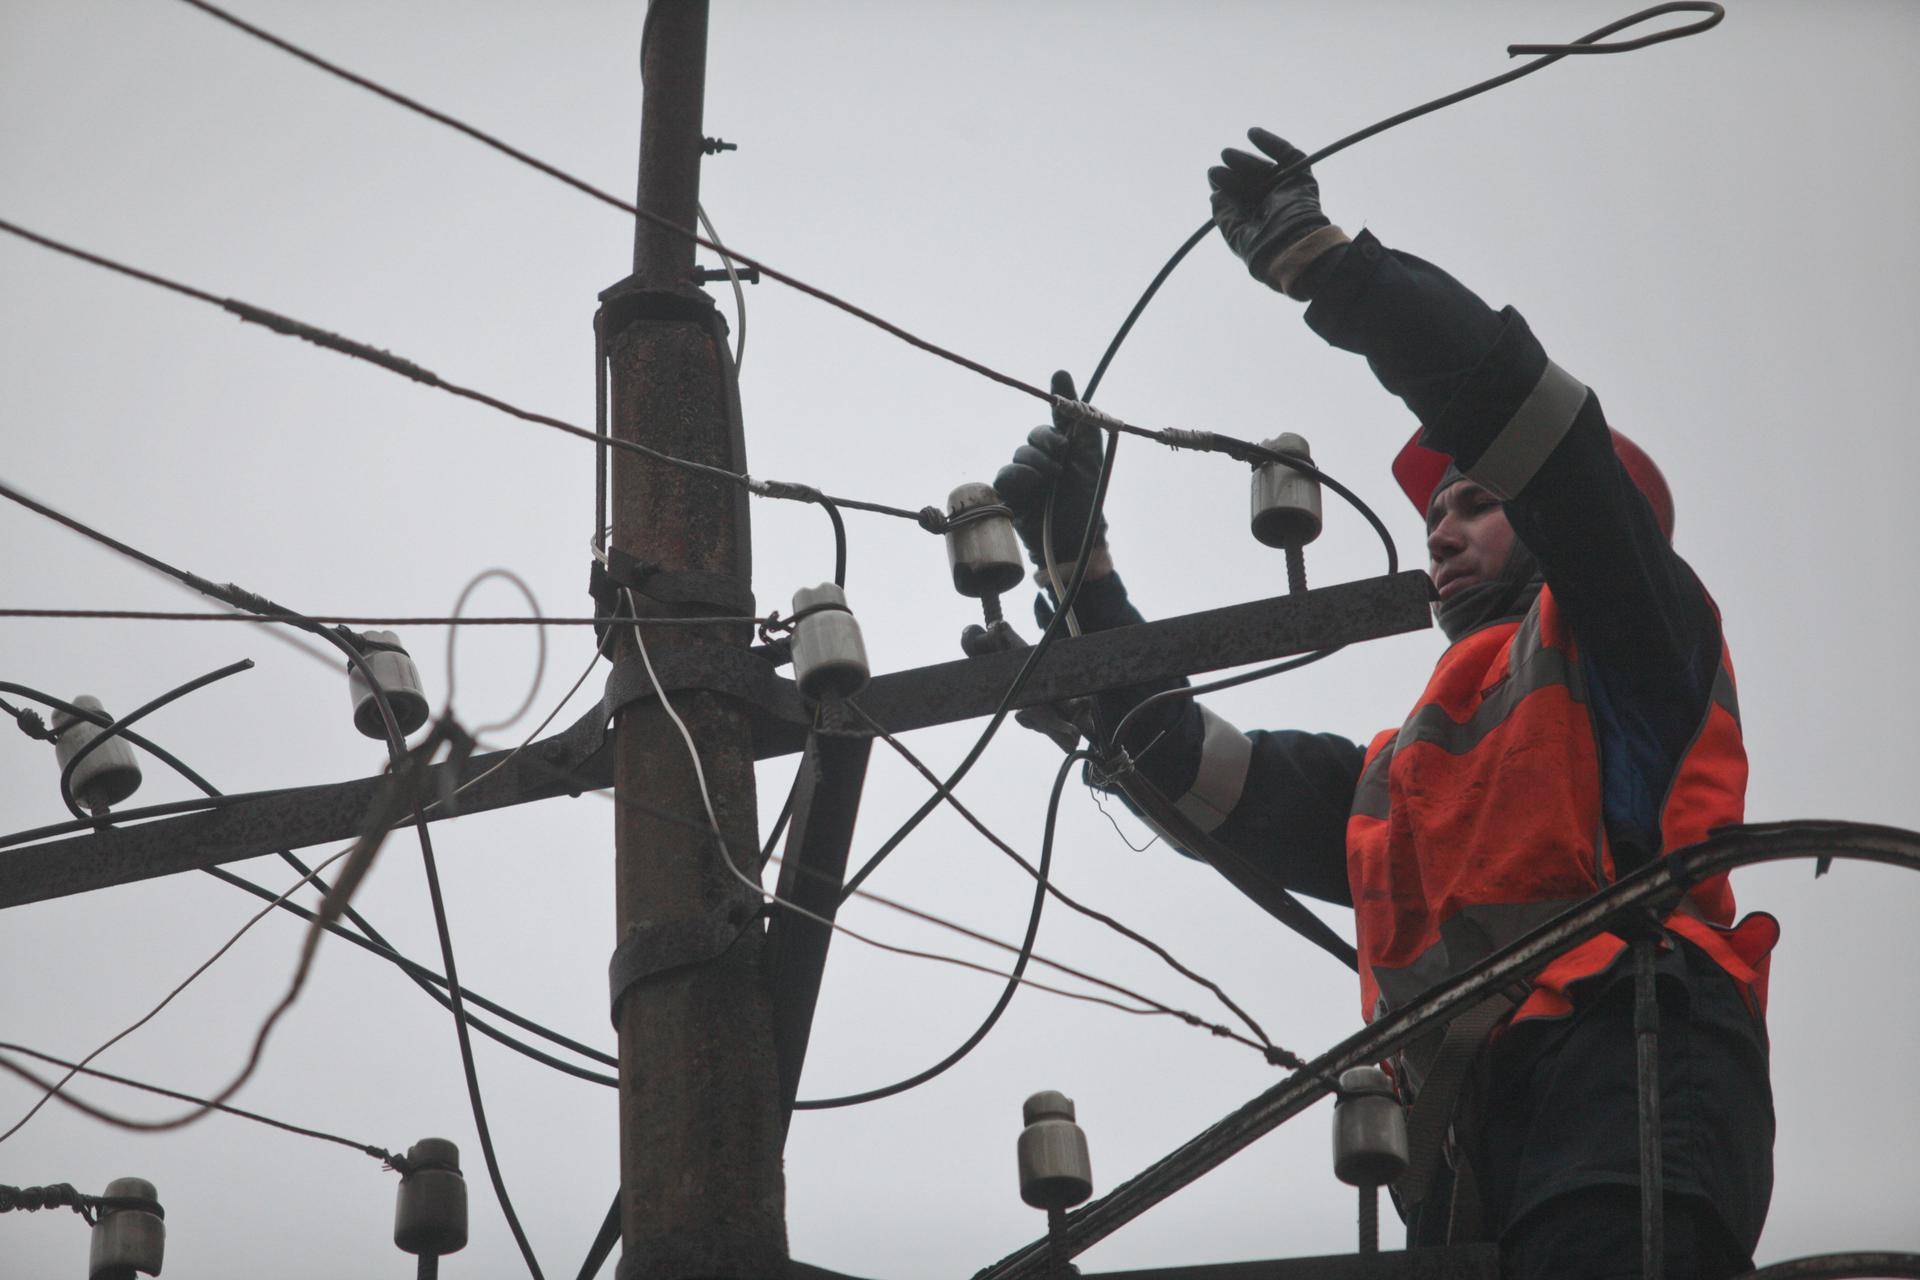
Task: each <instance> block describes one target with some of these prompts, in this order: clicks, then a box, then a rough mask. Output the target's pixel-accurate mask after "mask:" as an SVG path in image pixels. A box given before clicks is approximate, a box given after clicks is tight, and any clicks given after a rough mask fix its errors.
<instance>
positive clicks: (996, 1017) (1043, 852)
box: [793, 754, 1078, 1111]
mask: <svg viewBox="0 0 1920 1280" xmlns="http://www.w3.org/2000/svg"><path fill="white" fill-rule="evenodd" d="M1076 758H1078V757H1077V756H1076V755H1074V754H1069V755H1068V757H1067V764H1068V765H1071V764H1072V763H1073V761H1074V760H1075V759H1076ZM1066 777H1067V766H1062V767H1061V770H1060V773H1059V774H1058V776H1056V777H1055V778H1054V782H1053V795H1052V797H1051V798H1050V799H1049V800H1048V801H1047V825H1046V833H1045V835H1044V836H1042V837H1041V841H1040V867H1039V870H1038V871H1037V872H1036V873H1035V875H1034V884H1033V906H1032V907H1030V908H1029V909H1028V911H1027V930H1026V934H1025V935H1024V936H1023V937H1022V938H1021V940H1020V954H1019V956H1018V957H1017V958H1016V959H1015V960H1014V962H1013V970H1012V972H1010V973H1009V974H1008V975H1007V984H1006V986H1004V987H1002V988H1001V989H1000V996H999V998H998V999H996V1000H995V1001H994V1002H993V1007H992V1008H991V1009H989V1010H987V1016H986V1017H985V1018H983V1019H981V1021H980V1025H979V1026H977V1027H975V1028H974V1029H973V1031H972V1033H971V1034H969V1035H968V1036H967V1038H966V1039H965V1040H962V1041H961V1042H960V1043H959V1045H958V1046H957V1047H955V1048H954V1049H953V1051H952V1052H950V1053H948V1054H947V1055H946V1056H945V1057H944V1058H941V1059H940V1060H939V1061H938V1062H936V1063H934V1064H933V1065H932V1066H930V1067H926V1068H923V1069H922V1070H919V1071H916V1072H914V1073H913V1074H912V1075H910V1076H908V1077H906V1078H905V1079H904V1080H896V1081H894V1082H893V1083H892V1084H888V1085H882V1086H880V1087H879V1088H876V1089H863V1090H861V1091H860V1092H858V1093H848V1094H841V1095H839V1096H837V1097H832V1098H803V1099H799V1100H796V1101H795V1102H794V1104H793V1109H794V1110H795V1111H824V1110H827V1109H828V1108H832V1107H853V1106H859V1105H860V1104H862V1103H867V1102H878V1101H879V1100H880V1099H882V1098H891V1097H893V1096H894V1095H895V1094H900V1093H905V1092H906V1091H907V1090H909V1089H912V1088H915V1087H917V1086H919V1085H923V1084H925V1083H926V1082H927V1081H929V1080H932V1079H933V1078H935V1077H936V1076H938V1075H940V1074H941V1073H943V1072H945V1071H946V1070H948V1069H949V1068H950V1067H952V1066H953V1065H954V1064H956V1063H958V1062H959V1061H960V1060H961V1059H962V1058H964V1057H966V1056H967V1055H968V1054H969V1053H972V1052H973V1050H974V1046H976V1045H978V1044H979V1043H980V1042H981V1041H982V1040H985V1039H986V1038H987V1035H988V1033H989V1032H991V1031H992V1030H993V1028H994V1024H996V1023H998V1022H999V1021H1000V1015H1001V1014H1003V1013H1005V1012H1006V1011H1007V1006H1008V1005H1010V1004H1012V1003H1013V996H1014V993H1015V992H1016V991H1018V990H1019V989H1020V978H1021V976H1022V975H1023V974H1025V973H1026V971H1027V962H1028V961H1029V960H1031V959H1032V958H1033V940H1034V939H1035V938H1036V937H1038V936H1039V933H1040V915H1041V912H1042V910H1043V909H1044V908H1045V907H1046V905H1047V871H1048V869H1049V868H1050V867H1051V866H1052V865H1053V830H1054V820H1055V818H1056V816H1057V815H1058V812H1059V808H1060V789H1061V788H1062V787H1063V786H1065V785H1066Z"/></svg>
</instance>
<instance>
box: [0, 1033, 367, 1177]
mask: <svg viewBox="0 0 1920 1280" xmlns="http://www.w3.org/2000/svg"><path fill="white" fill-rule="evenodd" d="M0 1053H20V1054H25V1055H26V1056H27V1057H30V1058H38V1059H39V1060H40V1061H42V1062H46V1063H51V1064H52V1065H54V1066H56V1067H66V1068H67V1069H68V1070H70V1071H74V1072H78V1073H79V1074H81V1075H88V1076H93V1077H95V1078H97V1079H100V1080H106V1081H109V1082H111V1083H113V1084H118V1085H125V1086H126V1087H127V1088H129V1089H140V1090H142V1091H144V1092H146V1093H154V1094H158V1095H160V1096H161V1097H163V1098H174V1099H177V1100H178V1101H181V1102H194V1103H200V1104H202V1105H204V1106H207V1107H209V1108H211V1109H212V1110H215V1111H222V1112H225V1113H226V1114H227V1115H230V1116H238V1117H240V1118H241V1119H242V1120H252V1121H254V1122H255V1123H257V1124H263V1125H267V1126H268V1127H270V1128H274V1129H280V1130H283V1131H285V1132H287V1133H292V1134H298V1135H299V1136H300V1137H303V1138H315V1139H318V1140H319V1141H321V1142H331V1143H334V1144H336V1145H338V1146H342V1147H349V1148H351V1149H352V1150H355V1151H358V1152H360V1153H361V1154H362V1155H368V1156H372V1157H373V1158H374V1159H375V1160H378V1161H380V1162H382V1163H383V1164H384V1163H387V1162H390V1161H391V1160H393V1158H394V1155H393V1152H391V1151H388V1150H387V1149H386V1148H385V1147H378V1146H375V1145H373V1144H372V1143H370V1142H360V1141H357V1140H355V1139H353V1138H343V1137H341V1136H340V1135H339V1134H337V1133H328V1132H327V1131H326V1130H324V1129H310V1128H308V1127H307V1126H305V1125H298V1124H293V1123H292V1122H290V1121H286V1120H276V1119H274V1118H273V1117H272V1116H268V1115H262V1114H261V1113H260V1112H258V1111H248V1110H246V1109H245V1108H244V1107H235V1106H230V1105H228V1104H226V1103H212V1102H208V1101H207V1100H206V1099H204V1098H197V1097H195V1096H194V1095H193V1094H190V1093H181V1092H180V1091H179V1090H177V1089H167V1088H163V1087H161V1086H160V1085H157V1084H149V1083H147V1082H146V1081H144V1080H133V1079H129V1078H128V1077H126V1076H119V1075H115V1074H114V1073H113V1072H111V1071H102V1070H100V1069H99V1068H97V1067H88V1066H83V1065H81V1064H79V1063H74V1062H68V1061H67V1060H66V1059H64V1058H56V1057H54V1056H53V1055H52V1054H50V1053H42V1052H41V1051H40V1050H38V1049H29V1048H28V1047H27V1046H26V1045H23V1044H11V1043H8V1042H6V1041H0ZM0 1067H4V1068H5V1069H6V1070H8V1071H11V1072H13V1074H15V1075H17V1076H19V1077H20V1078H21V1079H23V1080H26V1081H27V1082H28V1083H30V1084H32V1085H34V1086H35V1087H36V1088H40V1089H47V1090H49V1091H52V1086H51V1085H49V1084H48V1083H47V1082H46V1081H44V1080H42V1079H40V1077H38V1076H37V1075H35V1074H33V1073H32V1072H30V1071H27V1070H25V1069H24V1068H21V1067H19V1066H17V1065H15V1064H14V1063H12V1062H9V1061H7V1059H6V1058H4V1057H0ZM59 1098H60V1101H61V1102H62V1103H64V1104H66V1105H67V1106H69V1107H72V1108H73V1109H74V1110H76V1111H78V1112H80V1113H81V1114H83V1115H87V1116H92V1117H93V1118H94V1119H96V1120H99V1119H105V1118H106V1117H103V1116H102V1115H100V1114H99V1111H98V1108H95V1107H93V1106H90V1105H89V1104H88V1103H86V1102H85V1101H83V1100H81V1099H79V1098H75V1097H72V1096H71V1095H69V1094H65V1093H60V1094H59Z"/></svg>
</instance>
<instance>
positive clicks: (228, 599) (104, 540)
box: [0, 484, 545, 1280]
mask: <svg viewBox="0 0 1920 1280" xmlns="http://www.w3.org/2000/svg"><path fill="white" fill-rule="evenodd" d="M0 496H4V497H6V498H8V499H10V500H12V501H14V502H17V503H19V504H20V505H22V506H24V507H27V508H28V509H29V510H32V511H36V512H38V513H40V514H42V515H44V516H46V517H47V518H48V519H51V520H54V521H56V522H58V523H60V524H63V525H65V526H67V527H68V528H70V529H72V530H73V531H74V532H76V533H79V534H82V535H84V536H86V537H88V538H91V539H93V540H94V541H96V542H99V543H101V544H103V545H105V546H109V547H112V548H113V549H114V550H116V551H119V552H120V553H121V554H122V555H125V556H128V557H129V558H131V559H134V560H137V561H139V562H140V563H142V564H144V565H147V566H149V567H150V568H154V569H158V570H160V571H161V572H163V573H166V574H167V575H169V576H170V577H173V578H177V579H179V580H180V581H181V582H184V583H186V584H187V585H188V586H190V587H192V588H194V589H195V590H196V591H199V592H201V593H202V594H204V595H208V596H211V597H212V598H214V599H216V600H219V601H221V602H222V603H223V604H230V605H234V606H235V607H237V608H240V609H244V610H246V611H247V612H249V613H261V614H270V615H273V616H277V617H282V618H285V619H286V620H287V622H288V623H289V624H290V625H292V626H296V627H299V628H300V629H301V630H304V631H309V632H311V633H313V634H314V635H316V636H319V637H320V638H321V639H323V640H325V641H327V643H329V644H331V645H333V646H334V647H335V648H337V649H339V650H340V651H341V653H342V654H343V655H344V656H345V658H346V660H347V664H348V665H349V666H350V667H355V668H358V670H359V671H360V675H361V678H362V679H364V680H365V681H366V683H367V687H368V689H369V690H371V691H372V693H373V698H374V703H375V705H376V706H377V707H378V708H379V710H380V718H381V721H382V724H383V726H384V728H385V730H386V737H387V753H388V756H389V758H390V760H391V761H392V763H393V766H394V768H395V769H396V770H398V769H400V768H401V767H402V766H403V765H405V764H407V763H408V762H409V757H408V755H407V745H406V738H405V736H404V735H403V734H401V732H400V721H399V719H398V718H397V717H396V716H395V715H394V713H393V705H392V702H391V701H390V700H389V699H388V697H387V693H386V689H385V687H384V686H383V685H382V684H381V682H380V680H379V677H378V676H376V675H375V674H374V672H373V671H372V670H371V669H370V668H369V667H368V665H367V659H366V655H365V654H363V653H362V652H361V651H360V649H359V647H358V645H357V644H356V643H355V640H354V639H350V638H349V636H348V635H347V634H343V633H342V632H340V631H336V630H333V629H330V628H328V627H324V626H322V625H320V624H319V623H317V622H314V621H312V620H311V619H309V618H307V617H305V616H304V615H302V614H299V613H296V612H295V611H293V610H291V609H288V608H287V607H286V606H285V605H281V604H277V603H275V602H274V601H272V600H269V599H267V598H266V597H264V596H261V595H258V594H257V593H255V592H251V591H247V590H244V589H243V588H240V587H236V586H233V585H231V584H228V585H226V586H221V585H219V584H216V583H213V582H211V581H209V580H208V579H206V578H202V577H201V576H199V575H198V574H195V573H191V572H189V571H187V570H185V569H182V568H179V567H178V566H176V565H170V564H168V563H166V562H165V561H164V560H161V559H159V558H158V557H156V556H152V555H149V554H148V553H146V552H144V551H139V550H136V549H135V548H133V547H131V546H129V545H127V544H126V543H124V542H121V541H119V540H118V539H116V538H113V537H110V536H109V535H107V534H105V533H102V532H101V531H100V530H98V529H94V528H92V527H91V526H88V525H86V524H83V523H82V522H80V521H78V520H75V519H74V518H73V517H71V516H68V515H65V514H63V513H61V512H58V511H55V510H54V509H53V508H51V507H48V506H46V505H45V504H44V503H39V502H35V501H34V500H33V499H31V498H28V497H26V496H25V495H24V494H21V493H19V492H18V491H16V490H14V489H11V488H9V487H7V486H5V485H3V484H0ZM409 801H410V805H411V808H412V810H413V824H412V825H413V828H414V834H415V835H416V836H417V837H418V839H419V842H420V853H421V859H422V861H423V863H424V864H425V866H426V869H427V882H428V889H429V897H430V899H431V900H432V903H433V909H434V924H435V928H436V931H437V932H438V934H439V937H440V954H441V960H442V962H443V967H444V968H445V970H446V975H447V994H448V995H449V996H450V997H451V999H452V1003H453V1015H454V1032H455V1035H456V1037H457V1039H458V1040H459V1043H460V1059H461V1067H462V1068H463V1070H464V1072H465V1075H466V1082H467V1099H468V1102H469V1104H470V1105H471V1107H472V1110H473V1116H474V1127H475V1128H476V1129H477V1130H478V1133H479V1138H480V1151H481V1154H482V1155H483V1156H485V1157H486V1164H487V1176H488V1177H489V1178H490V1179H491V1180H492V1182H493V1190H494V1194H495V1196H496V1197H497V1198H498V1199H499V1201H500V1208H501V1212H502V1213H503V1214H504V1215H505V1217H506V1219H507V1226H508V1227H509V1228H510V1229H511V1230H512V1232H513V1238H514V1242H515V1243H516V1244H518V1245H519V1246H520V1253H521V1256H522V1257H523V1258H524V1259H525V1260H526V1263H527V1269H528V1270H529V1271H530V1272H531V1273H532V1274H533V1276H534V1280H545V1278H544V1276H542V1274H541V1272H540V1264H539V1263H538V1262H537V1261H536V1260H535V1259H534V1256H533V1249H532V1246H530V1245H529V1244H528V1243H527V1238H526V1233H525V1231H523V1230H522V1229H521V1226H520V1218H519V1215H518V1214H516V1213H515V1212H514V1209H513V1201H512V1200H511V1198H510V1197H509V1196H508V1194H507V1188H506V1183H505V1181H504V1180H503V1179H502V1178H501V1175H500V1166H499V1161H498V1159H497V1158H496V1156H495V1153H494V1149H493V1135H492V1132H491V1131H490V1130H489V1129H488V1127H487V1123H486V1109H485V1104H484V1103H483V1102H482V1101H481V1098H480V1081H479V1076H478V1074H477V1073H476V1071H475V1069H474V1065H473V1044H472V1041H471V1039H470V1038H469V1036H468V1034H467V1023H466V1006H465V1002H464V1001H463V1000H462V999H461V995H460V979H459V975H458V973H457V972H456V970H455V967H454V961H453V941H452V938H451V936H450V934H449V933H448V930H447V924H446V911H445V904H444V903H443V902H442V900H441V897H440V885H439V875H438V871H437V868H436V867H435V865H434V860H433V842H432V838H431V837H430V836H429V835H428V834H427V823H426V817H425V815H424V814H423V813H422V812H421V809H420V801H419V796H418V794H417V792H416V794H414V795H412V796H411V797H409ZM378 847H379V846H378V838H377V837H376V838H375V839H374V841H373V843H372V844H371V846H370V848H369V856H370V855H371V853H372V852H377V850H378ZM309 927H311V926H309ZM298 992H299V986H298V982H297V981H296V985H295V986H294V987H293V988H292V989H291V990H289V992H288V993H287V995H286V996H285V997H283V998H282V1001H281V1004H280V1005H279V1006H278V1007H277V1008H276V1009H275V1011H274V1014H273V1015H272V1016H270V1017H269V1019H268V1021H267V1023H266V1025H265V1026H264V1027H263V1028H262V1032H261V1035H260V1036H259V1037H258V1038H256V1040H255V1044H254V1052H253V1057H252V1059H251V1061H250V1062H249V1063H248V1066H247V1067H246V1069H245V1071H243V1073H242V1075H241V1078H240V1079H241V1080H242V1081H244V1079H245V1078H246V1076H247V1075H248V1074H250V1073H251V1072H252V1070H253V1067H254V1066H255V1065H256V1064H257V1063H258V1060H259V1053H260V1051H261V1049H262V1048H263V1047H264V1043H265V1039H264V1037H265V1032H266V1030H267V1029H269V1028H271V1026H272V1024H273V1019H274V1018H276V1017H278V1016H279V1015H280V1014H281V1013H283V1012H285V1010H286V1009H287V1008H288V1007H289V1006H290V1005H291V1003H292V1001H293V999H294V997H295V996H296V995H297V994H298ZM238 1083H239V1082H236V1083H235V1084H233V1085H229V1086H228V1090H229V1092H231V1090H233V1089H235V1088H237V1087H238ZM222 1101H224V1099H222Z"/></svg>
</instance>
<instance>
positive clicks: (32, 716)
mask: <svg viewBox="0 0 1920 1280" xmlns="http://www.w3.org/2000/svg"><path fill="white" fill-rule="evenodd" d="M13 719H14V723H15V724H17V725H19V726H20V732H22V733H24V734H26V735H27V736H28V737H29V738H32V739H33V740H34V741H35V742H51V741H52V740H53V736H54V735H53V730H51V729H49V728H47V722H46V721H45V720H42V719H41V718H40V713H39V712H38V711H35V710H34V709H33V708H32V707H22V708H20V709H19V710H18V711H16V712H14V713H13Z"/></svg>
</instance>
